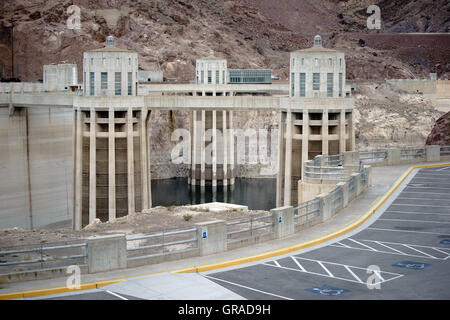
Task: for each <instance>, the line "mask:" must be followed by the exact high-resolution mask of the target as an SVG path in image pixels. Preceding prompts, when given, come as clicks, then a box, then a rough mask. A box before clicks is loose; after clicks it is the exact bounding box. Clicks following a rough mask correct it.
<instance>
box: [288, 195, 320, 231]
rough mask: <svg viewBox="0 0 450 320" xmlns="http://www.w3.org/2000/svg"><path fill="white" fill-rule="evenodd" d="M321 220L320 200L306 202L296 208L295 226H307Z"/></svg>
mask: <svg viewBox="0 0 450 320" xmlns="http://www.w3.org/2000/svg"><path fill="white" fill-rule="evenodd" d="M318 218H320V205H319V200H318V199H313V200H311V201H308V202H304V203H302V204H301V205H299V206H297V207H295V208H294V222H295V226H301V225H305V224H307V223H309V222H311V221H313V220H316V219H318Z"/></svg>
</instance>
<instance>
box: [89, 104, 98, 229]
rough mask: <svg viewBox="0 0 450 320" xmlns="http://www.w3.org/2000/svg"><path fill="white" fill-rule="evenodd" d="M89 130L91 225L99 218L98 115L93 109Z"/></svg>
mask: <svg viewBox="0 0 450 320" xmlns="http://www.w3.org/2000/svg"><path fill="white" fill-rule="evenodd" d="M90 113H91V115H90V126H89V128H90V130H89V223H92V222H93V221H94V220H95V219H96V218H97V210H96V209H97V157H96V155H97V144H96V139H97V137H96V131H97V130H96V127H97V117H96V115H97V113H96V112H95V109H94V108H91V112H90Z"/></svg>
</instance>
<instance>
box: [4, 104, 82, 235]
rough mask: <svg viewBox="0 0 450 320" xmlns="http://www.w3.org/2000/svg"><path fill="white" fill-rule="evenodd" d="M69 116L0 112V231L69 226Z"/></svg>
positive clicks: (59, 111) (49, 111) (47, 111)
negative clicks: (18, 228) (13, 228)
mask: <svg viewBox="0 0 450 320" xmlns="http://www.w3.org/2000/svg"><path fill="white" fill-rule="evenodd" d="M72 128H73V111H72V110H71V109H63V108H15V110H14V113H13V114H12V115H9V111H8V108H0V150H1V152H0V230H1V229H6V228H12V227H20V228H24V229H31V228H42V227H50V226H59V227H66V226H67V227H71V226H72V211H73V203H72V171H73V167H72V165H73V162H72V134H73V133H72V130H73V129H72Z"/></svg>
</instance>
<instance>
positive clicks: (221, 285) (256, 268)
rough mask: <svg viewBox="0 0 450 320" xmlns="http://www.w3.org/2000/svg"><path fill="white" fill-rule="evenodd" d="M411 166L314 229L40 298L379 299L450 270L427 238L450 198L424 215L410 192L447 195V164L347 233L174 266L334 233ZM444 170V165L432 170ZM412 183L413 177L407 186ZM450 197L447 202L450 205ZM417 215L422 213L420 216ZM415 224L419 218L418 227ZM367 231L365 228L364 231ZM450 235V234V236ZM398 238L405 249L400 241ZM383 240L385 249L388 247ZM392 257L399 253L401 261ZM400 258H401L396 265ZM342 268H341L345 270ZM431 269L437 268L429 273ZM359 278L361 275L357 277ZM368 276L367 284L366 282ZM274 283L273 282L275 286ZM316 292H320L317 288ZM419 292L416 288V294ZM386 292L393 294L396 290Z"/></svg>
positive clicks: (379, 180) (385, 175) (395, 169)
mask: <svg viewBox="0 0 450 320" xmlns="http://www.w3.org/2000/svg"><path fill="white" fill-rule="evenodd" d="M427 164H429V163H427ZM409 167H411V165H401V166H389V167H374V168H373V181H372V183H373V186H372V188H370V189H369V190H368V191H367V192H365V193H364V194H362V195H361V196H360V197H359V198H358V199H356V200H354V201H353V202H352V203H351V204H350V205H349V206H348V207H347V208H345V209H344V210H343V211H341V212H340V213H339V214H337V215H336V216H334V217H333V218H332V219H330V220H329V221H327V222H325V223H323V224H319V225H316V226H314V227H312V228H310V229H307V230H303V231H302V232H300V233H298V234H294V235H293V236H291V237H288V238H284V239H279V240H274V241H270V242H264V243H260V244H257V245H254V246H251V247H245V248H241V249H237V250H232V251H228V252H224V253H220V254H216V255H211V256H205V257H196V258H191V259H186V260H181V261H173V262H165V263H161V264H158V265H150V266H144V267H139V268H134V269H127V270H117V271H112V272H106V273H101V274H88V275H82V277H81V280H82V283H88V282H94V281H104V280H110V279H125V281H123V282H120V283H116V284H112V285H109V286H106V287H103V288H101V289H93V290H88V291H74V292H70V293H63V294H56V295H52V296H41V297H36V298H38V299H50V298H52V299H53V298H55V299H61V298H63V299H122V300H123V299H274V298H275V299H285V298H287V299H316V298H318V297H320V295H326V294H322V293H329V295H332V296H337V295H341V294H342V296H341V297H339V298H350V299H355V298H356V299H361V298H371V297H376V299H379V298H380V294H383V293H384V292H385V291H384V290H383V288H384V286H386V287H387V286H388V285H395V284H396V283H402V284H401V285H403V287H405V286H407V285H408V283H409V282H407V281H408V279H415V280H414V283H418V279H419V278H417V277H413V276H409V275H410V274H412V275H414V272H422V273H420V274H419V275H424V276H425V277H430V274H434V273H435V272H436V274H437V275H439V274H441V276H442V275H443V273H445V270H448V265H445V264H446V263H447V264H448V263H449V261H448V259H447V257H448V255H447V252H449V255H450V250H448V251H446V250H442V249H439V248H440V247H444V248H445V245H439V246H438V245H436V244H434V243H431V242H430V241H431V240H430V239H428V238H429V237H433V236H436V235H435V233H440V235H442V234H447V235H448V234H449V233H450V229H449V224H448V223H447V222H448V220H447V221H443V220H442V219H444V220H445V219H446V218H447V219H448V216H446V215H445V213H446V212H448V213H450V212H449V209H448V207H449V206H450V202H449V201H448V200H447V202H446V203H445V204H443V205H439V206H440V207H442V208H441V209H440V210H444V211H445V210H447V211H445V212H444V211H439V212H441V213H442V215H420V216H419V215H418V214H416V213H417V212H416V213H412V212H410V211H412V209H411V208H413V206H411V204H420V203H423V205H424V206H426V207H427V208H428V207H430V205H429V203H428V202H426V201H427V200H423V199H416V200H414V199H409V198H420V197H419V196H415V195H414V193H412V192H416V191H411V189H414V188H419V187H421V186H422V187H423V185H424V184H429V185H432V186H434V187H436V188H444V189H446V190H444V193H445V192H446V193H447V194H448V190H449V189H450V185H448V184H447V185H446V184H445V183H444V181H443V180H442V177H444V178H445V176H444V175H445V174H447V175H449V176H450V168H448V167H441V168H433V169H421V170H420V171H419V170H414V171H413V173H411V174H410V175H409V176H408V177H407V179H406V180H405V181H404V182H403V183H402V185H401V186H400V187H399V188H398V189H397V190H396V191H395V192H394V193H393V194H392V196H391V197H390V198H389V200H388V201H387V202H385V203H384V204H383V205H382V206H381V207H380V208H379V209H378V210H377V212H376V213H375V214H374V215H373V216H372V217H371V218H369V219H368V220H367V221H365V222H364V223H363V224H362V225H361V226H360V227H358V228H356V229H354V230H353V231H351V232H350V233H348V234H344V235H343V236H341V237H339V238H336V239H332V240H330V241H328V242H325V243H322V244H321V245H317V246H315V247H310V248H307V249H303V250H300V251H296V252H294V253H291V254H289V255H285V256H279V257H276V258H275V259H274V258H271V259H266V260H263V261H256V262H253V263H249V264H245V265H241V266H234V267H229V268H225V269H220V270H213V271H209V272H205V273H201V274H200V273H198V274H196V273H191V274H190V273H171V272H169V271H173V270H177V269H182V268H186V267H191V266H195V265H200V264H207V263H214V262H218V261H223V260H230V259H236V258H239V257H244V256H250V255H255V254H258V253H262V252H265V251H270V250H275V249H278V248H280V247H283V246H289V245H293V244H297V243H301V242H306V241H308V240H311V239H313V238H317V237H319V236H321V235H324V234H327V233H330V232H333V231H335V230H336V229H339V228H340V227H342V226H344V225H346V224H348V223H349V222H350V221H352V220H354V219H355V218H356V217H358V216H360V215H361V214H362V213H365V212H368V211H369V209H370V208H371V207H372V206H373V205H374V204H375V203H376V202H377V201H378V200H379V199H380V198H381V197H382V196H383V195H384V194H386V192H388V190H389V189H390V188H391V186H392V185H393V184H394V183H395V182H396V181H397V180H398V179H399V178H400V177H401V176H402V175H403V174H404V173H405V172H406V171H407V170H408V168H409ZM437 170H442V171H439V172H433V171H437ZM433 179H434V180H433ZM408 183H410V184H409V185H407V184H408ZM438 183H439V184H443V185H442V186H436V185H435V184H438ZM405 188H406V190H405ZM423 190H424V192H425V193H427V196H429V197H431V198H430V199H432V200H428V201H432V202H434V201H441V200H439V199H438V197H437V194H438V193H440V192H437V191H436V194H435V190H434V189H431V192H430V191H427V190H428V189H423ZM408 192H409V193H408ZM417 192H422V189H418V191H417ZM425 193H424V194H425ZM399 195H400V196H399ZM419 195H420V193H419ZM435 197H437V198H435ZM396 198H397V199H396ZM403 198H406V199H403ZM441 198H442V196H441ZM444 198H445V196H444ZM414 201H416V202H414ZM417 201H418V202H417ZM443 201H445V200H443ZM446 204H448V206H447V205H446ZM404 206H405V207H404ZM417 207H419V206H417ZM421 208H425V207H421ZM387 209H388V210H387ZM386 210H387V211H386ZM430 212H434V211H430ZM381 214H383V216H382V218H381V219H378V220H377V218H378V217H379V216H380V215H381ZM416 216H419V217H417V218H414V217H416ZM405 220H410V221H405ZM417 220H419V221H417ZM420 220H423V221H420ZM401 221H403V222H404V223H406V224H407V226H408V227H410V224H412V225H414V226H412V227H414V228H417V232H416V231H414V232H410V233H409V234H410V236H409V237H408V235H406V236H405V235H402V234H400V231H401V230H402V227H401V226H402V225H403V224H402V223H400V222H401ZM436 222H438V223H436ZM371 224H373V225H371ZM415 224H418V225H417V226H416V225H415ZM422 224H426V227H428V225H429V224H432V225H433V226H434V227H435V228H438V229H439V230H435V231H423V232H418V231H420V230H419V229H421V228H425V227H423V226H422ZM369 225H371V226H370V228H367V227H368V226H369ZM380 229H383V230H380ZM389 229H392V230H396V231H397V232H394V231H386V230H389ZM425 229H428V228H425ZM425 229H423V230H425ZM444 229H445V230H444ZM411 230H412V229H411ZM360 231H361V233H359V234H357V233H358V232H360ZM403 231H404V232H405V233H407V232H406V231H407V228H406V227H405V228H404V229H403ZM379 232H384V233H386V234H378V233H379ZM398 234H400V235H398ZM407 234H408V233H407ZM399 237H400V238H399ZM412 237H417V239H416V238H414V239H413V238H412ZM427 237H428V238H427ZM345 238H348V239H345ZM448 238H450V235H448ZM344 239H345V240H344ZM360 240H361V241H360ZM442 240H445V239H442ZM337 241H338V242H337ZM369 242H371V243H372V242H374V243H375V245H374V244H369ZM397 243H400V244H397ZM330 245H332V246H330ZM399 245H400V246H401V248H399V247H398V246H399ZM380 246H381V247H382V248H384V249H383V250H381V248H380ZM405 246H406V247H405ZM421 246H422V247H421ZM447 246H448V245H447ZM425 247H426V248H425ZM434 247H439V248H438V250H437V251H436V250H435V249H433V248H434ZM421 248H422V249H421ZM430 248H431V249H430ZM449 248H450V247H449ZM424 250H426V251H424ZM428 250H435V251H436V253H434V254H433V253H432V252H429V251H428ZM440 251H442V252H440ZM411 252H415V253H416V254H412V253H411ZM420 252H423V253H420ZM433 252H434V251H433ZM439 252H440V253H439ZM396 254H397V255H396ZM376 255H385V256H382V257H380V258H379V259H378V258H377V259H372V257H376ZM428 255H431V256H433V257H434V258H436V259H433V258H431V257H429V256H428ZM442 255H444V256H442ZM327 259H328V260H327ZM359 259H361V260H359ZM446 259H447V260H446ZM388 260H389V261H388ZM391 260H392V261H391ZM393 260H395V262H394V261H393ZM397 260H398V261H397ZM430 260H431V261H430ZM368 262H371V264H374V265H378V266H379V267H380V269H381V271H380V273H379V275H381V277H382V279H383V280H382V281H381V288H382V290H369V289H367V287H366V285H365V280H366V279H367V278H368V276H369V275H368V274H367V273H366V268H367V267H368V266H369V265H368V264H367V263H368ZM372 262H373V263H372ZM391 262H392V263H391ZM285 264H286V265H285ZM394 264H398V265H397V266H393V265H394ZM431 264H432V265H433V266H435V267H436V269H435V268H428V266H429V265H431ZM411 266H412V267H411ZM414 266H415V267H417V268H419V267H423V268H424V269H425V270H423V271H418V269H415V270H414V269H408V268H409V267H411V268H414ZM336 267H339V268H338V270H337V269H336ZM318 268H319V269H318ZM320 268H321V269H320ZM333 268H334V269H333ZM293 269H296V270H293ZM327 270H328V271H327ZM428 270H432V271H431V272H430V271H428ZM435 270H437V271H435ZM299 271H300V272H299ZM361 272H362V274H361ZM330 274H331V275H332V276H331V275H330ZM427 274H428V276H427ZM327 276H328V277H327ZM358 278H359V279H360V280H361V279H362V280H361V281H358V280H357V279H358ZM447 278H448V277H447ZM293 279H295V280H293ZM342 279H345V280H342ZM427 279H428V278H427ZM419 280H420V279H419ZM440 280H441V279H439V280H437V281H438V283H439V281H440ZM286 282H289V283H291V284H292V285H291V286H289V285H288V284H287V283H286ZM356 282H358V283H356ZM361 282H364V283H363V284H362V283H361ZM384 282H387V283H384ZM65 283H66V279H65V278H58V279H52V280H41V281H30V282H23V283H13V284H7V285H5V286H4V288H2V289H0V294H5V293H11V292H20V291H30V290H38V289H44V288H56V287H64V286H65ZM300 283H301V285H300ZM304 286H307V287H308V288H306V287H305V288H303V287H304ZM447 286H448V284H447ZM268 288H272V289H270V290H269V289H268ZM309 289H310V290H309ZM292 290H293V291H295V292H296V294H293V293H292V292H293V291H292ZM308 290H309V291H308ZM430 290H431V289H430ZM430 290H428V291H427V290H425V291H424V292H425V293H426V297H436V296H439V297H440V298H445V297H444V296H445V294H447V299H448V298H449V297H448V291H447V293H445V292H442V290H434V291H433V290H431V291H430ZM376 291H377V292H378V294H375V295H374V296H371V295H370V294H371V293H372V292H376ZM410 291H411V294H413V297H420V294H419V292H420V291H417V292H416V290H415V289H411V290H410ZM317 292H318V293H319V294H315V293H317ZM361 292H365V293H366V294H367V296H364V295H362V296H361V294H362V293H361ZM380 292H381V293H380ZM392 292H393V293H392V294H394V295H395V293H396V291H395V290H393V291H392ZM397 293H398V291H397ZM414 294H417V295H415V296H414ZM433 294H435V295H436V296H434V295H433ZM383 297H384V296H383ZM386 297H389V295H387V296H386ZM393 297H394V296H390V298H393ZM324 298H325V297H324ZM397 298H401V296H397Z"/></svg>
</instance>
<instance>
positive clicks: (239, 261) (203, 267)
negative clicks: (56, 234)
mask: <svg viewBox="0 0 450 320" xmlns="http://www.w3.org/2000/svg"><path fill="white" fill-rule="evenodd" d="M449 165H450V163H442V164H431V165H421V166H413V167H410V168H409V170H408V171H407V172H406V173H405V174H403V176H402V177H401V178H400V179H399V180H398V181H397V182H396V183H395V185H394V186H393V187H392V188H391V189H390V190H389V191H388V192H387V193H386V194H385V195H384V196H383V197H382V198H381V200H380V201H379V202H378V203H377V204H376V206H375V207H373V208H372V209H370V210H369V212H367V213H366V214H364V213H362V214H360V215H359V216H357V217H356V218H354V219H353V220H351V221H350V222H348V223H346V224H345V225H343V226H341V227H339V228H338V229H336V230H334V231H331V232H328V233H326V234H324V235H321V236H319V237H316V238H312V239H310V240H308V241H306V242H302V243H298V244H295V245H287V246H283V247H280V248H278V249H275V250H271V251H265V252H263V253H261V254H257V255H253V256H244V257H240V258H236V259H233V260H221V261H217V262H215V263H211V264H205V265H199V266H193V267H189V268H184V269H175V270H167V271H157V272H152V273H145V274H140V275H131V276H125V277H122V278H120V279H117V278H116V279H109V280H105V281H102V282H94V283H86V284H82V285H81V286H80V288H79V289H69V288H65V287H63V288H49V289H41V290H34V291H26V292H14V293H8V294H0V300H6V299H18V298H25V297H33V296H40V295H49V294H55V293H63V292H73V291H81V290H88V289H95V288H100V287H103V286H106V285H110V284H113V283H118V282H122V281H125V280H126V279H129V278H137V277H142V276H148V275H153V274H160V273H166V272H171V273H189V272H201V271H207V270H214V269H221V268H225V267H229V266H234V265H239V264H244V263H248V262H253V261H258V260H262V259H266V258H271V257H274V256H279V255H283V254H286V253H290V252H292V251H297V250H300V249H304V248H307V247H311V246H313V245H317V244H320V243H323V242H325V241H328V240H330V239H333V238H336V237H338V236H340V235H342V234H345V233H347V232H349V231H351V230H353V229H355V228H356V227H358V226H360V225H361V224H362V223H363V222H364V221H366V220H367V219H368V218H369V217H370V216H372V214H373V213H374V212H375V211H377V210H378V209H379V207H380V206H381V205H382V204H383V203H384V202H385V201H386V200H387V199H388V198H389V197H390V196H391V195H392V193H393V192H394V191H395V190H396V189H397V188H398V187H399V186H400V184H401V183H402V182H403V181H404V180H405V179H406V177H407V176H408V175H409V174H410V173H411V172H412V171H413V170H414V169H421V168H433V167H441V166H449ZM379 198H380V196H378V197H377V199H375V201H377V200H378V199H379ZM375 201H373V202H372V203H374V202H375ZM372 203H371V204H370V205H369V207H370V206H371V205H372ZM358 219H359V220H358ZM355 221H356V222H355Z"/></svg>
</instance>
